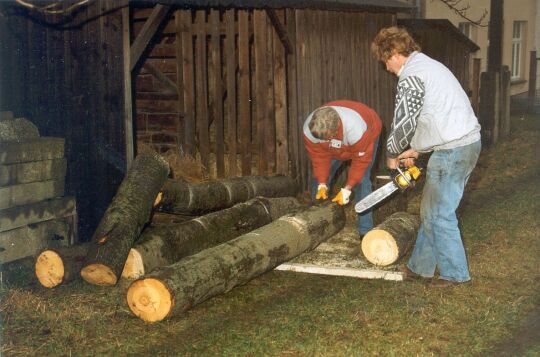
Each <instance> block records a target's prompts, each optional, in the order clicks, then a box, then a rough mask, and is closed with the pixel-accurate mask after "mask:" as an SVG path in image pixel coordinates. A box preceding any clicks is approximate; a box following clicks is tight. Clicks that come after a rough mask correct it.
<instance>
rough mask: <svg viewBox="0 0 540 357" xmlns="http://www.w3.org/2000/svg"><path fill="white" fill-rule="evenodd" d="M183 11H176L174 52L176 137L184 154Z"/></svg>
mask: <svg viewBox="0 0 540 357" xmlns="http://www.w3.org/2000/svg"><path fill="white" fill-rule="evenodd" d="M182 12H183V11H182V10H176V11H175V12H174V26H175V34H174V50H175V54H176V59H175V63H176V88H177V94H178V104H177V112H178V114H177V115H176V135H177V140H178V146H179V151H180V152H184V150H185V134H184V133H185V129H184V119H185V117H186V115H185V112H186V108H185V105H184V95H183V93H184V85H185V82H184V63H183V58H184V48H183V46H182V32H181V31H179V29H180V26H181V17H182Z"/></svg>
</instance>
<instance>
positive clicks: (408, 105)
mask: <svg viewBox="0 0 540 357" xmlns="http://www.w3.org/2000/svg"><path fill="white" fill-rule="evenodd" d="M371 49H372V52H373V53H374V54H375V56H376V57H377V58H378V59H379V60H380V61H381V62H383V63H384V64H385V65H386V69H387V70H388V71H389V72H391V73H394V74H395V75H397V76H398V78H399V80H398V84H397V95H396V103H395V110H394V119H393V123H392V128H391V130H390V133H389V135H388V140H387V143H386V149H387V160H386V163H387V166H388V167H389V168H390V169H395V168H396V167H397V166H398V165H399V161H400V160H403V159H405V164H406V165H407V166H410V165H412V163H413V159H411V158H418V153H420V152H433V153H432V155H431V157H430V159H429V162H428V165H427V173H426V183H425V186H424V191H423V193H422V202H421V208H420V216H421V222H422V223H421V225H420V229H419V231H418V236H417V239H416V245H415V247H414V250H413V252H412V255H411V258H410V260H409V262H408V264H407V267H406V268H405V274H406V276H407V277H409V278H418V277H423V278H432V277H433V276H434V274H435V269H436V268H437V267H438V269H439V279H432V282H431V285H432V286H434V287H446V286H451V285H455V284H459V283H464V282H467V281H469V280H470V279H471V278H470V275H469V269H468V266H467V258H466V256H465V249H464V247H463V242H462V241H461V234H460V231H459V228H458V221H457V217H456V209H457V207H458V205H459V202H460V201H461V198H462V196H463V190H464V188H465V185H466V183H467V180H468V178H469V176H470V174H471V172H472V170H473V169H474V167H475V166H476V161H477V160H478V156H479V154H480V148H481V144H480V125H479V124H478V119H477V118H476V116H475V114H474V112H473V109H472V107H471V104H470V102H469V98H468V97H467V95H466V94H465V92H464V91H463V89H462V88H461V85H460V84H459V82H458V80H457V79H456V77H455V76H454V75H453V74H452V72H450V70H449V69H448V68H446V67H445V66H444V65H443V64H441V63H439V62H437V61H435V60H434V59H432V58H430V57H428V56H426V55H425V54H423V53H421V52H420V47H419V46H418V44H416V43H415V41H414V39H413V38H412V37H411V36H410V34H409V33H408V32H407V31H406V30H405V29H403V28H398V27H389V28H385V29H382V30H381V31H380V32H379V34H378V35H377V36H376V37H375V39H374V41H373V43H372V45H371Z"/></svg>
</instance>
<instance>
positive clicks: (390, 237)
mask: <svg viewBox="0 0 540 357" xmlns="http://www.w3.org/2000/svg"><path fill="white" fill-rule="evenodd" d="M419 227H420V217H419V216H416V215H412V214H410V213H407V212H396V213H394V214H393V215H391V216H390V217H388V218H387V219H386V220H385V221H384V222H382V223H381V224H379V225H378V226H376V227H375V228H373V229H372V230H371V231H369V232H368V233H367V234H366V235H365V236H364V238H363V239H362V253H363V254H364V256H365V257H366V259H367V260H368V261H369V262H371V263H372V264H375V265H379V266H386V265H390V264H393V263H395V262H396V261H397V260H398V259H399V258H401V257H403V256H404V255H405V254H406V253H407V252H408V251H409V249H410V248H411V246H412V245H413V243H414V241H415V239H416V234H417V232H418V228H419Z"/></svg>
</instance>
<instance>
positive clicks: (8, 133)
mask: <svg viewBox="0 0 540 357" xmlns="http://www.w3.org/2000/svg"><path fill="white" fill-rule="evenodd" d="M36 138H39V131H38V128H37V126H35V125H34V124H33V123H32V122H31V121H30V120H28V119H25V118H17V119H12V120H0V141H16V142H21V141H25V140H28V139H36Z"/></svg>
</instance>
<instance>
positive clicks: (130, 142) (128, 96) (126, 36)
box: [122, 7, 135, 168]
mask: <svg viewBox="0 0 540 357" xmlns="http://www.w3.org/2000/svg"><path fill="white" fill-rule="evenodd" d="M122 36H123V39H122V41H123V54H124V132H125V135H124V138H125V141H126V143H125V145H126V167H127V168H129V167H130V166H131V163H132V162H133V159H134V158H135V142H134V140H135V139H134V137H135V135H133V134H134V133H133V89H132V82H131V81H132V78H131V68H132V67H131V66H130V63H131V62H130V61H131V59H130V54H131V50H130V43H129V42H130V32H129V7H125V8H123V9H122Z"/></svg>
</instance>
